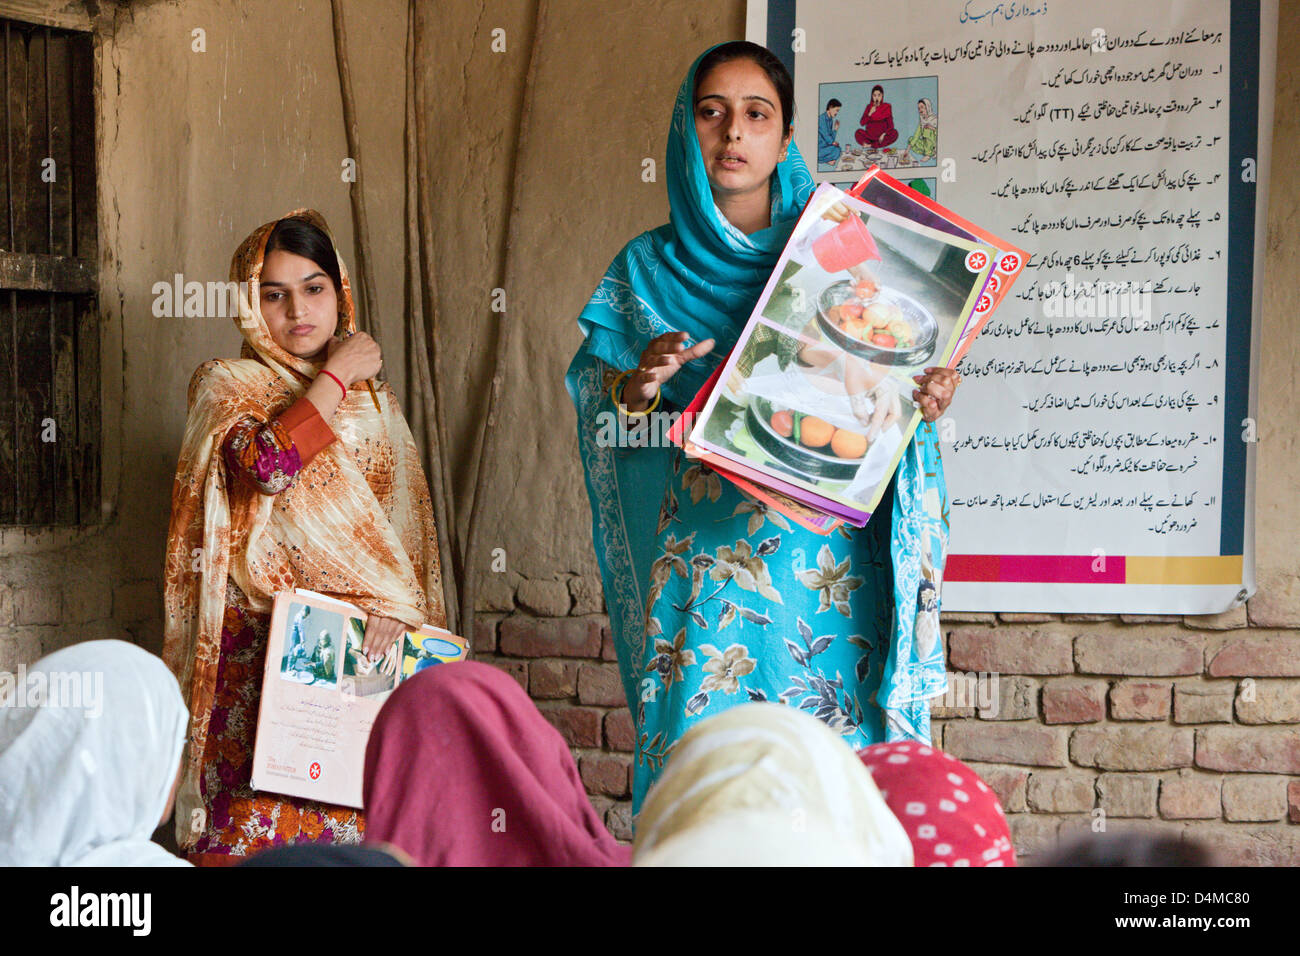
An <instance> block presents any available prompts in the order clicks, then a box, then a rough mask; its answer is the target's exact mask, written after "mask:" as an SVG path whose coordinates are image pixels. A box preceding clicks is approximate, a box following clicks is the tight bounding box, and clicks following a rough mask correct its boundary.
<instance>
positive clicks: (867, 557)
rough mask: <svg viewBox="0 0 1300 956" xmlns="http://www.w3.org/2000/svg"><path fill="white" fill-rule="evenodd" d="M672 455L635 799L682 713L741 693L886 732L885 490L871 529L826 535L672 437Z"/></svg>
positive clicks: (860, 734) (650, 596) (652, 602)
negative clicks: (880, 700)
mask: <svg viewBox="0 0 1300 956" xmlns="http://www.w3.org/2000/svg"><path fill="white" fill-rule="evenodd" d="M671 468H672V478H673V480H672V481H671V482H670V483H669V485H668V487H667V488H666V489H665V491H664V496H663V500H662V502H661V505H660V511H659V521H658V530H659V538H658V549H659V555H658V557H657V558H655V560H654V562H653V564H652V565H651V569H650V586H649V590H648V593H647V598H646V607H645V618H646V635H647V639H648V646H647V648H646V651H645V660H644V661H643V662H642V664H641V670H642V676H641V678H640V679H639V682H638V684H639V687H638V690H639V692H638V694H637V696H636V698H635V706H634V708H633V712H634V715H635V717H636V725H637V728H638V732H637V747H636V754H635V760H636V787H635V796H636V802H637V804H638V805H639V804H640V800H641V798H642V797H643V796H644V794H645V792H646V790H648V789H649V787H650V785H651V784H652V783H653V782H654V780H655V778H656V777H657V775H658V773H659V771H660V770H661V768H662V765H663V763H664V760H665V758H666V757H667V756H668V753H669V752H670V750H671V748H672V746H673V744H674V743H675V742H676V741H677V740H678V739H679V738H680V737H681V736H682V735H683V734H684V733H686V731H687V730H688V729H689V728H690V727H691V726H693V725H694V724H695V723H696V722H697V721H698V720H700V719H701V718H703V717H707V716H709V715H712V714H716V713H719V712H721V711H723V710H725V709H727V708H729V707H732V706H735V705H736V704H739V703H744V702H748V701H772V702H777V703H784V704H788V705H789V706H792V707H797V708H799V709H800V710H803V711H805V712H807V713H809V714H811V715H812V716H814V717H816V718H817V719H819V720H821V721H822V722H824V723H825V724H826V726H827V727H829V728H830V729H831V730H833V731H834V732H835V733H836V734H838V735H840V736H841V737H842V738H843V739H844V741H845V742H846V743H848V744H849V745H851V746H852V747H854V748H858V747H865V746H866V745H868V744H870V743H873V742H875V741H879V740H883V739H884V738H885V720H884V713H883V711H882V710H881V709H880V707H879V705H878V704H877V702H876V699H875V697H876V691H877V689H878V688H879V687H880V678H881V673H882V670H883V667H884V662H885V655H886V652H887V650H888V647H889V628H890V621H891V617H892V611H893V596H892V589H891V587H890V584H891V576H890V573H889V567H890V557H889V524H888V521H887V519H888V517H889V510H888V506H887V502H882V506H881V508H880V509H879V511H878V512H877V513H878V514H879V515H880V520H873V521H871V522H869V523H868V525H867V527H866V528H863V529H861V530H856V531H850V530H848V529H845V530H844V531H843V532H837V533H835V534H832V535H829V536H826V537H822V536H819V535H815V534H812V533H811V532H808V531H805V530H803V529H801V528H799V527H798V526H796V525H793V524H792V523H791V522H790V521H789V520H788V519H787V518H786V517H785V516H784V515H782V514H780V513H779V512H777V511H775V510H772V509H770V508H768V507H767V505H765V504H763V503H762V502H759V501H756V500H754V499H753V498H751V497H749V496H748V495H746V494H745V493H744V492H742V491H740V490H739V489H738V488H736V486H735V485H733V484H731V483H730V482H728V481H723V480H722V479H721V478H720V477H719V476H718V475H717V474H715V473H714V472H713V471H712V470H711V469H710V468H709V467H708V466H707V465H704V464H701V463H698V462H697V463H691V462H690V460H689V459H687V458H686V457H685V455H684V453H683V452H681V451H680V450H676V451H674V452H673V456H672V465H671Z"/></svg>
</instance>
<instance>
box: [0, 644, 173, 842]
mask: <svg viewBox="0 0 1300 956" xmlns="http://www.w3.org/2000/svg"><path fill="white" fill-rule="evenodd" d="M19 678H20V679H19V680H17V681H10V683H11V684H12V685H13V686H11V687H8V688H3V687H0V866H71V865H77V866H168V865H172V866H187V865H188V864H187V863H185V861H183V860H180V859H178V858H176V857H174V856H172V855H171V854H169V853H168V852H167V851H166V850H164V849H163V848H162V847H161V846H159V845H158V844H156V843H152V842H150V839H149V838H150V836H151V835H152V834H153V831H154V830H155V829H156V828H157V827H158V826H159V825H161V823H162V822H163V821H164V820H165V819H166V818H167V817H168V816H170V815H171V810H172V804H173V801H174V799H175V792H176V781H177V774H178V771H179V769H180V763H181V749H182V747H183V746H184V743H185V728H186V725H187V723H188V718H189V715H188V714H187V713H186V710H185V704H184V701H183V700H182V698H181V693H180V688H179V687H178V686H177V684H176V678H175V677H174V676H173V675H172V673H171V671H169V670H168V669H167V667H166V665H164V664H163V662H162V661H161V660H160V659H159V658H157V657H155V656H154V655H153V654H150V653H148V652H147V651H144V650H142V649H140V648H138V647H136V646H135V645H134V644H128V643H126V642H125V641H87V642H85V643H81V644H74V645H72V646H71V647H67V648H64V649H63V650H60V651H56V652H55V653H53V654H50V655H48V656H47V657H44V658H42V659H41V660H39V661H37V662H36V664H34V665H33V666H32V667H31V668H29V669H27V670H26V672H25V673H23V672H21V671H20V673H19Z"/></svg>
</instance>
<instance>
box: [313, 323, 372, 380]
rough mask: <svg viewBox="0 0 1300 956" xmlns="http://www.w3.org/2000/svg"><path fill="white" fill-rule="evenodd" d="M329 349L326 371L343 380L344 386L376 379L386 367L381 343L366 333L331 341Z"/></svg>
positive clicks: (357, 333)
mask: <svg viewBox="0 0 1300 956" xmlns="http://www.w3.org/2000/svg"><path fill="white" fill-rule="evenodd" d="M328 348H329V353H328V355H329V358H327V359H326V361H325V370H326V371H327V372H331V373H333V374H334V375H337V376H338V377H339V378H341V379H342V380H343V384H344V385H351V384H352V383H354V382H360V381H361V380H362V379H367V378H374V377H375V376H376V375H378V374H379V370H380V369H381V368H383V366H384V356H383V353H382V352H381V351H380V350H379V343H378V342H376V341H375V340H374V339H372V338H371V337H370V336H369V335H368V334H366V333H365V332H356V333H353V334H352V335H350V336H348V337H347V338H346V339H330V340H329V342H328Z"/></svg>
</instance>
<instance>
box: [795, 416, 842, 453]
mask: <svg viewBox="0 0 1300 956" xmlns="http://www.w3.org/2000/svg"><path fill="white" fill-rule="evenodd" d="M834 432H835V426H834V425H832V424H831V423H830V422H825V421H822V420H821V419H820V418H814V417H813V416H811V415H809V416H808V417H807V418H805V419H804V420H803V421H801V422H800V423H799V441H801V442H803V443H804V444H805V445H807V446H808V447H809V448H821V447H822V446H823V445H825V444H826V443H827V442H829V441H830V440H831V435H832V434H833V433H834Z"/></svg>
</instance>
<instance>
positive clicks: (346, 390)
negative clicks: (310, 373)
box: [320, 369, 348, 398]
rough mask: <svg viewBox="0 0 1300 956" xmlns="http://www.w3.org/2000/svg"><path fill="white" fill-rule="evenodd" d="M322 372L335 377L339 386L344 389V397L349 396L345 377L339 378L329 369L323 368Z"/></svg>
mask: <svg viewBox="0 0 1300 956" xmlns="http://www.w3.org/2000/svg"><path fill="white" fill-rule="evenodd" d="M320 373H321V374H322V375H328V376H329V377H330V378H332V379H334V381H336V382H338V383H339V388H341V389H343V397H344V398H347V397H348V387H347V386H346V385H344V384H343V379H341V378H339V377H338V376H337V375H335V374H334V373H333V372H331V371H329V370H328V369H321V370H320Z"/></svg>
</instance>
